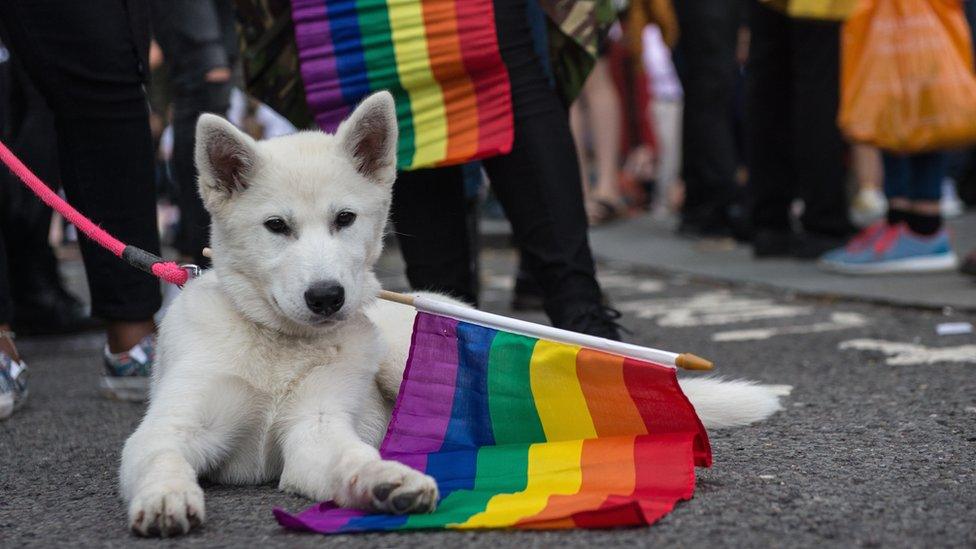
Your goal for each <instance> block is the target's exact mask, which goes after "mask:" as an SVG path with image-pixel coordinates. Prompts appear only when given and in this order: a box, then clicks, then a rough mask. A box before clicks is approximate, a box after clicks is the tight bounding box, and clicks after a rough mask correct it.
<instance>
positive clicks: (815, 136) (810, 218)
mask: <svg viewBox="0 0 976 549" xmlns="http://www.w3.org/2000/svg"><path fill="white" fill-rule="evenodd" d="M790 40H791V45H790V50H789V51H790V55H791V57H792V59H791V62H792V67H793V80H792V84H791V86H790V92H789V93H790V97H791V100H792V107H791V112H790V118H791V119H792V120H793V132H792V135H791V137H792V139H790V140H789V142H790V143H792V144H793V149H792V158H793V168H794V169H793V172H794V174H795V175H794V177H795V181H796V190H797V193H798V194H799V197H800V198H802V199H803V203H804V209H803V216H802V217H801V218H800V221H801V223H802V224H803V228H804V230H806V231H807V232H811V233H817V234H821V235H826V236H834V237H844V236H847V235H849V234H850V233H851V232H852V228H853V227H852V225H851V222H850V220H849V218H848V212H847V188H846V179H847V178H846V170H845V168H844V155H845V154H846V151H847V145H846V144H845V143H844V139H843V138H842V137H841V134H840V130H839V129H838V127H837V110H838V107H839V105H840V91H839V90H840V23H837V22H833V21H807V20H800V19H797V20H793V21H791V22H790Z"/></svg>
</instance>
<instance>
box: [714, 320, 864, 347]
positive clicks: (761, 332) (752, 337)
mask: <svg viewBox="0 0 976 549" xmlns="http://www.w3.org/2000/svg"><path fill="white" fill-rule="evenodd" d="M867 324H868V319H867V317H865V316H864V315H862V314H860V313H831V314H830V320H828V321H825V322H815V323H813V324H801V325H793V326H777V327H773V328H753V329H746V330H728V331H725V332H716V333H714V334H712V341H758V340H763V339H769V338H771V337H773V336H778V335H796V334H816V333H820V332H833V331H836V330H846V329H849V328H859V327H861V326H865V325H867Z"/></svg>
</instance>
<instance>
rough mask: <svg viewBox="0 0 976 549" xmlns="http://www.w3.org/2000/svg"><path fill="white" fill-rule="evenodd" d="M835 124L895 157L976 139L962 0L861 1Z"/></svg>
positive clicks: (847, 47)
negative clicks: (893, 153) (899, 154)
mask: <svg viewBox="0 0 976 549" xmlns="http://www.w3.org/2000/svg"><path fill="white" fill-rule="evenodd" d="M842 40H843V42H842V46H843V48H842V54H841V106H840V113H839V115H838V124H839V125H840V128H841V130H842V131H843V132H844V133H845V134H846V135H847V136H848V137H849V138H850V139H852V140H853V141H859V142H865V143H870V144H872V145H876V146H878V147H881V148H882V149H886V150H889V151H894V152H901V153H912V152H922V151H930V150H938V149H946V148H952V147H957V146H961V145H966V144H969V143H973V142H976V75H974V74H973V54H972V46H971V39H970V36H969V28H968V26H967V25H966V20H965V16H964V15H963V11H962V5H961V2H960V0H861V2H860V3H859V4H858V6H857V8H856V9H855V11H854V13H853V14H852V15H851V18H850V19H849V20H848V21H847V23H846V24H845V26H844V31H843V38H842Z"/></svg>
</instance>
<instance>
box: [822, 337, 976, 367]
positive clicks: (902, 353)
mask: <svg viewBox="0 0 976 549" xmlns="http://www.w3.org/2000/svg"><path fill="white" fill-rule="evenodd" d="M837 348H838V349H840V350H845V349H856V350H859V351H880V352H882V353H884V354H886V355H888V358H887V359H886V360H885V362H886V363H887V364H889V365H891V366H912V365H916V364H935V363H937V362H965V363H976V345H959V346H956V347H926V346H925V345H916V344H914V343H902V342H898V341H885V340H883V339H852V340H849V341H845V342H843V343H841V344H840V345H839V346H838V347H837Z"/></svg>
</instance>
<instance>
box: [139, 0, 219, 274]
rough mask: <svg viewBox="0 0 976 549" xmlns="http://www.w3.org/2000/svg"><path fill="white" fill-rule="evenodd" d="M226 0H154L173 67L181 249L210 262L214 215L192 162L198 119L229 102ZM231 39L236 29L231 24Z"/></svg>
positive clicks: (161, 42)
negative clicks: (207, 251) (206, 206)
mask: <svg viewBox="0 0 976 549" xmlns="http://www.w3.org/2000/svg"><path fill="white" fill-rule="evenodd" d="M225 3H226V0H152V8H153V10H152V15H153V30H154V31H155V34H156V39H157V41H158V42H159V46H160V48H162V50H163V55H164V57H165V59H166V62H167V66H168V69H169V73H168V74H169V80H170V84H171V85H172V91H173V158H172V161H171V167H172V170H171V173H172V174H173V180H174V182H175V184H176V188H177V189H178V193H179V194H178V205H179V208H180V228H179V234H178V235H177V249H178V250H179V252H180V255H181V256H183V258H184V260H186V261H193V262H194V263H196V264H198V265H208V264H209V263H210V262H209V260H208V259H207V258H205V257H203V253H202V252H203V248H204V247H206V246H207V243H208V242H209V240H210V238H209V237H210V234H209V233H210V215H209V214H208V213H207V210H206V209H204V207H203V201H202V200H201V199H200V195H199V193H197V185H196V178H197V173H196V168H195V166H194V161H193V150H194V136H195V133H196V123H197V118H199V117H200V115H201V114H202V113H205V112H211V113H217V114H224V113H226V112H227V108H228V107H229V106H230V91H231V82H230V80H231V64H230V59H229V56H228V52H227V48H226V47H225V39H226V38H227V37H225V36H224V35H225V34H226V33H227V32H228V29H227V28H226V25H225V24H224V23H225V21H224V19H227V18H226V17H224V18H222V17H221V14H222V11H221V10H222V9H223V8H224V7H225V6H224V4H225ZM230 32H231V33H232V36H231V37H230V38H231V39H233V29H232V28H231V29H230Z"/></svg>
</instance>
